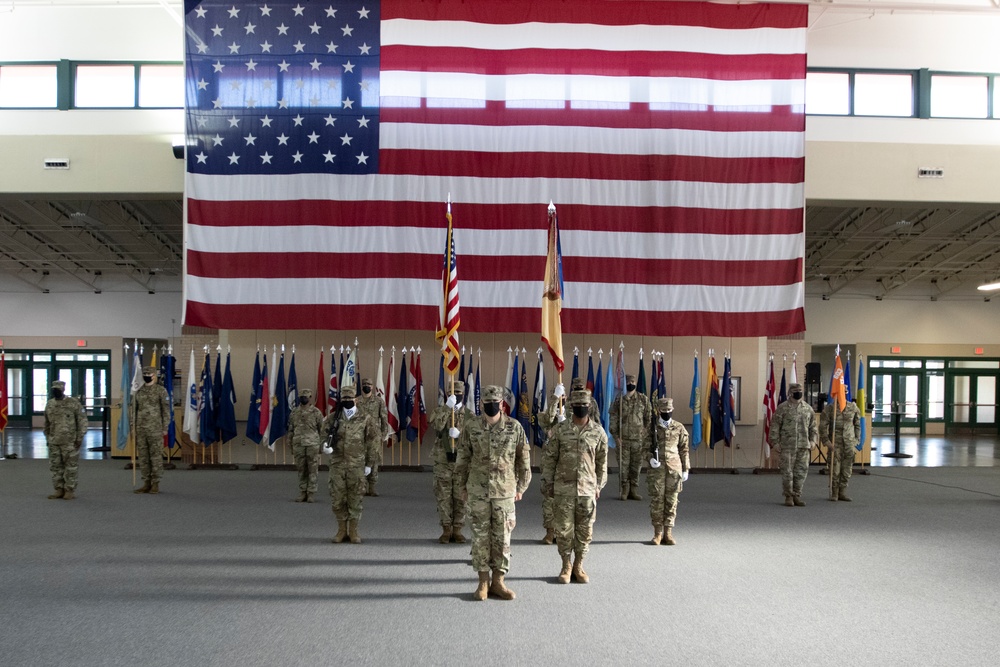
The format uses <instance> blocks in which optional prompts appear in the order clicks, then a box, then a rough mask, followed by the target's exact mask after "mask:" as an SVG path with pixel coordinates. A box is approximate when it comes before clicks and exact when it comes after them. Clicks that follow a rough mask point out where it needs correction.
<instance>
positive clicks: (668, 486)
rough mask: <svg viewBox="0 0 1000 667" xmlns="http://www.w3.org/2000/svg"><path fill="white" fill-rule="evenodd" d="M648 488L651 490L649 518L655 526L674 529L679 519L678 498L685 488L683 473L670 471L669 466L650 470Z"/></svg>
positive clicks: (647, 478) (647, 480) (647, 479)
mask: <svg viewBox="0 0 1000 667" xmlns="http://www.w3.org/2000/svg"><path fill="white" fill-rule="evenodd" d="M646 486H647V488H648V490H649V518H650V520H651V521H652V522H653V526H656V527H661V528H662V527H663V526H667V527H669V528H673V527H674V520H675V519H676V518H677V496H678V495H680V492H681V489H683V488H684V483H683V482H682V481H681V472H680V471H679V470H668V469H667V466H660V467H659V468H650V469H649V472H647V473H646Z"/></svg>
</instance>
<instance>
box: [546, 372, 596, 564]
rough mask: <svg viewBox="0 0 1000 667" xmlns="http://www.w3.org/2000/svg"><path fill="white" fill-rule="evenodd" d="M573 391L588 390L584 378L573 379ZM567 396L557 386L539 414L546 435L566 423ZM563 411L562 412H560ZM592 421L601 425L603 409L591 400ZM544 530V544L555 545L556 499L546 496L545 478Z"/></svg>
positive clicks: (562, 388)
mask: <svg viewBox="0 0 1000 667" xmlns="http://www.w3.org/2000/svg"><path fill="white" fill-rule="evenodd" d="M570 386H571V388H572V390H573V391H577V390H580V389H586V384H585V383H584V381H583V378H573V382H572V384H571V385H570ZM565 395H566V388H565V387H564V386H563V385H562V384H557V385H556V386H555V389H553V390H552V395H551V396H549V403H548V407H547V408H546V409H545V412H540V413H538V425H539V426H541V427H542V428H543V429H545V431H546V433H548V432H551V431H552V429H553V428H554V427H555V426H556V424H559V423H560V422H563V421H566V410H565V406H564V405H563V404H562V401H561V400H560V399H561V398H562V397H563V396H565ZM560 410H561V412H560ZM588 415H589V417H590V419H591V420H593V421H594V422H595V423H597V424H600V423H601V409H600V408H599V407H597V401H594V400H591V402H590V412H589V413H588ZM541 491H542V528H544V529H545V537H543V538H542V543H543V544H553V543H554V542H555V541H556V538H555V532H554V531H555V528H554V526H553V523H552V518H553V516H554V510H553V507H554V503H555V499H554V498H551V497H549V496H546V495H545V478H544V477H543V478H542V485H541Z"/></svg>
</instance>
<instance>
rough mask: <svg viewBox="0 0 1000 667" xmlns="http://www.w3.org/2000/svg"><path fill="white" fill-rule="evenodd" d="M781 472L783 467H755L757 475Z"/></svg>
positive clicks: (754, 471) (754, 472)
mask: <svg viewBox="0 0 1000 667" xmlns="http://www.w3.org/2000/svg"><path fill="white" fill-rule="evenodd" d="M780 472H781V468H754V469H753V474H755V475H774V474H777V473H780Z"/></svg>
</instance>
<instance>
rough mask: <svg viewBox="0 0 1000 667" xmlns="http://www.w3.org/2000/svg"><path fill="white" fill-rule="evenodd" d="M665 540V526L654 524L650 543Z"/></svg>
mask: <svg viewBox="0 0 1000 667" xmlns="http://www.w3.org/2000/svg"><path fill="white" fill-rule="evenodd" d="M662 540H663V526H657V525H655V524H654V525H653V539H651V540H650V541H649V543H650V544H653V545H658V544H659V543H660V542H661V541H662Z"/></svg>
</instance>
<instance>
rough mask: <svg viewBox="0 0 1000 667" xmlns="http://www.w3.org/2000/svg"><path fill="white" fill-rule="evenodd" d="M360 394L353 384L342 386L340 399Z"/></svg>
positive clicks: (351, 397)
mask: <svg viewBox="0 0 1000 667" xmlns="http://www.w3.org/2000/svg"><path fill="white" fill-rule="evenodd" d="M357 395H358V390H357V389H355V388H354V385H353V384H349V385H347V386H346V387H341V389H340V400H344V399H345V398H350V399H352V400H353V399H354V398H356V397H357Z"/></svg>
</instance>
